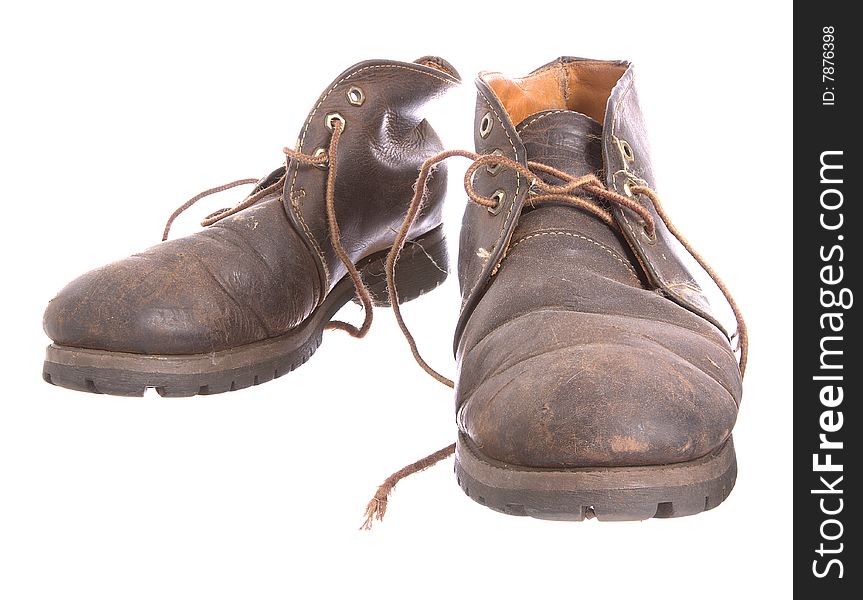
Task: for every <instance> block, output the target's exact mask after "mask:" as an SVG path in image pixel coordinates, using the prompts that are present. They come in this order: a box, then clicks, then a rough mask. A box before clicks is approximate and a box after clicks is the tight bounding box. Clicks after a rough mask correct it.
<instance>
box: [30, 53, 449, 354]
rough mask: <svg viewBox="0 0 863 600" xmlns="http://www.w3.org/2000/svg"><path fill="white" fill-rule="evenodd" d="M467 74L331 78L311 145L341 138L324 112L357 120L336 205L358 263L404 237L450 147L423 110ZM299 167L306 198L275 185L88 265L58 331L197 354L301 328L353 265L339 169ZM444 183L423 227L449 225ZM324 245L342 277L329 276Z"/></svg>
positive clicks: (113, 346) (438, 182)
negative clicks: (331, 212) (327, 207)
mask: <svg viewBox="0 0 863 600" xmlns="http://www.w3.org/2000/svg"><path fill="white" fill-rule="evenodd" d="M430 60H433V59H430ZM350 73H353V75H348V74H350ZM456 81H457V78H456V76H453V75H449V74H447V73H445V72H444V71H441V70H439V69H436V68H432V67H430V66H425V65H419V64H414V63H395V62H391V61H386V62H382V61H376V62H367V63H361V64H359V65H356V66H355V67H353V68H352V69H349V70H348V71H347V72H346V74H343V75H342V76H340V77H339V78H337V79H336V83H335V84H334V85H333V86H329V87H328V88H327V91H325V93H324V96H326V97H327V100H325V101H324V102H322V103H321V104H320V106H318V107H317V110H315V111H313V115H312V117H311V118H310V119H311V120H310V121H308V125H307V126H305V125H304V130H307V131H306V138H305V140H306V141H305V144H304V145H303V146H302V149H303V150H305V151H308V150H309V148H311V149H312V150H314V148H315V147H316V146H318V145H320V146H324V147H325V146H326V145H327V143H328V142H329V135H328V134H329V130H328V129H326V126H325V125H324V124H323V121H322V119H323V117H324V115H325V114H326V113H327V112H328V111H330V110H335V109H337V110H338V111H339V112H340V113H341V114H343V115H344V116H345V118H346V120H347V127H346V130H345V132H344V136H343V138H342V143H341V147H340V155H339V157H338V159H339V160H338V178H337V187H336V194H337V196H336V214H337V217H338V220H339V225H340V226H341V229H342V233H343V237H344V240H343V241H344V244H345V246H346V248H347V249H348V251H349V253H350V254H351V256H352V258H354V259H355V260H358V259H360V258H362V257H363V256H366V255H368V254H371V253H373V252H376V251H378V250H381V249H383V248H385V247H386V246H387V245H389V243H390V242H391V240H392V238H393V236H394V234H393V233H392V231H391V230H390V227H391V226H393V225H394V224H395V225H397V224H398V223H399V222H400V220H401V217H402V215H403V214H404V212H405V211H406V210H407V204H408V202H409V201H410V198H411V196H412V193H413V190H412V189H411V186H412V184H413V181H414V178H415V177H416V173H417V170H418V168H419V165H420V163H421V162H422V160H423V158H424V157H425V156H427V155H429V154H433V153H435V152H438V151H440V150H441V149H442V147H441V145H440V141H439V140H438V138H437V136H436V134H435V133H434V131H433V130H432V129H431V127H430V126H429V125H428V124H427V123H426V122H425V121H424V120H423V111H422V107H423V105H424V104H425V103H426V102H428V101H430V100H432V99H434V98H435V97H436V96H438V95H440V94H441V93H442V92H443V91H444V90H445V89H446V88H448V87H451V86H452V85H454V83H455V82H456ZM349 85H360V86H362V89H363V92H364V93H365V102H364V103H363V105H362V106H360V107H352V106H350V105H349V104H348V102H347V98H346V96H345V86H349ZM328 91H332V93H330V94H328ZM289 166H290V172H289V173H288V175H289V179H288V185H289V186H290V185H291V184H293V189H294V192H295V193H296V191H297V190H299V189H302V190H304V194H303V195H302V197H299V198H296V197H295V203H296V205H297V207H296V208H295V207H294V206H292V203H291V202H290V199H289V198H288V197H287V196H286V198H285V199H284V200H285V201H284V202H283V198H282V197H281V193H279V194H273V195H271V196H269V197H267V198H266V199H264V200H263V201H261V202H259V203H258V204H256V205H255V206H253V207H251V208H248V209H246V210H243V211H241V212H239V213H237V214H235V215H233V216H231V217H228V218H226V219H224V220H222V221H219V222H218V223H216V224H214V225H212V226H211V227H208V228H206V229H204V230H202V231H199V232H197V233H195V234H192V235H190V236H187V237H184V238H179V239H175V240H170V241H167V242H163V243H161V244H159V245H157V246H154V247H152V248H150V249H148V250H145V251H144V252H141V253H139V254H135V255H133V256H131V257H129V258H126V259H124V260H121V261H118V262H115V263H112V264H109V265H105V266H103V267H100V268H98V269H95V270H93V271H91V272H89V273H86V274H84V275H82V276H81V277H79V278H78V279H76V280H74V281H73V282H71V283H70V284H69V285H67V286H66V287H65V288H64V289H63V290H62V291H61V292H60V293H59V294H58V295H57V297H56V298H54V299H53V300H52V301H51V302H50V303H49V305H48V308H47V310H46V312H45V316H44V328H45V331H46V333H47V334H48V335H49V336H50V337H51V338H52V339H53V340H54V341H55V342H56V343H59V344H62V345H67V346H74V347H84V348H93V349H101V350H112V351H122V352H133V353H144V354H195V353H204V352H214V351H219V350H224V349H228V348H232V347H235V346H239V345H243V344H248V343H251V342H254V341H258V340H262V339H266V338H269V337H274V336H277V335H280V334H283V333H285V332H287V331H289V330H290V329H291V328H293V327H295V326H297V325H298V324H299V323H301V322H302V321H303V320H304V319H306V318H307V317H308V316H309V314H311V312H312V311H313V310H314V309H315V307H316V306H318V304H319V303H320V302H321V301H322V299H323V298H324V297H325V295H326V293H327V292H328V291H329V289H330V287H331V286H332V285H333V284H334V283H336V282H337V281H338V279H339V278H340V277H341V276H342V275H343V274H344V272H343V268H342V267H341V266H340V265H339V266H337V265H336V264H335V261H336V260H337V259H336V258H335V254H334V252H333V249H332V244H331V243H330V240H329V236H328V235H327V233H326V216H325V212H324V183H325V178H326V171H325V170H323V169H318V168H315V167H310V166H303V167H300V168H299V171H298V170H297V166H296V164H291V165H289ZM283 169H284V168H283ZM282 172H283V170H277V171H276V172H275V173H274V174H272V175H270V176H269V177H268V178H266V180H265V181H262V182H261V184H260V185H259V186H258V187H259V188H263V187H265V186H266V184H267V183H269V182H271V181H272V180H274V179H277V178H278V176H279V175H281V173H282ZM295 176H296V178H295ZM444 182H445V177H436V178H435V179H434V180H433V182H432V185H431V186H430V192H429V195H428V200H427V204H426V210H425V212H424V216H423V218H422V219H421V220H420V222H419V223H418V225H417V227H416V228H415V231H416V232H418V233H422V232H424V231H426V230H429V229H432V228H434V227H435V226H437V225H438V224H439V223H440V205H441V203H442V201H443V195H444V185H443V183H444ZM295 213H296V214H301V215H303V221H304V223H305V225H306V226H307V227H308V231H306V228H305V227H304V226H303V224H302V223H299V222H297V220H295V219H293V218H289V214H291V215H294V214H295ZM312 239H313V240H314V244H311V243H310V240H312ZM318 249H320V251H321V253H322V255H323V256H324V263H323V264H326V265H327V269H328V270H329V273H330V276H331V277H330V280H329V281H327V280H325V279H322V276H321V273H322V267H321V264H322V263H321V260H320V258H319V255H318V253H317V250H318Z"/></svg>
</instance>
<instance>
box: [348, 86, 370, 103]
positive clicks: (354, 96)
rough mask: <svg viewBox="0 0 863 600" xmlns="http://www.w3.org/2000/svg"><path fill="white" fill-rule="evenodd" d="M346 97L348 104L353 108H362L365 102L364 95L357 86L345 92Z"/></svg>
mask: <svg viewBox="0 0 863 600" xmlns="http://www.w3.org/2000/svg"><path fill="white" fill-rule="evenodd" d="M346 96H347V97H348V102H350V103H351V104H352V105H353V106H362V105H363V102H365V101H366V95H365V94H364V93H363V90H362V88H359V87H357V86H355V85H354V86H351V88H350V89H349V90H348V91H347V94H346Z"/></svg>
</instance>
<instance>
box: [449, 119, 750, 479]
mask: <svg viewBox="0 0 863 600" xmlns="http://www.w3.org/2000/svg"><path fill="white" fill-rule="evenodd" d="M629 110H631V109H629ZM482 114H484V111H483V109H482V108H480V109H478V111H477V120H478V122H479V120H480V119H481V118H482ZM630 114H632V113H630ZM513 131H514V132H515V133H516V135H517V136H518V139H517V140H513V141H515V142H517V143H516V147H518V148H522V149H523V151H524V152H525V153H526V158H527V159H528V160H534V161H538V162H543V163H545V164H548V165H550V166H553V167H556V168H559V169H562V170H564V171H566V172H568V173H570V174H572V175H575V176H579V175H583V174H586V173H588V172H593V173H597V174H599V175H603V174H605V173H607V171H608V169H609V164H608V163H607V162H606V158H605V154H606V152H607V150H606V148H607V145H606V144H605V142H606V138H607V136H606V135H603V133H604V132H603V127H602V126H601V125H600V124H599V123H598V122H596V121H594V120H592V119H590V118H589V117H587V116H585V115H582V114H579V113H577V112H573V111H568V110H559V109H558V110H547V111H541V112H539V113H536V114H534V115H532V116H529V117H528V118H526V119H524V121H523V122H522V123H520V124H519V125H518V126H517V127H516V128H514V130H513ZM617 131H618V132H620V131H628V130H627V129H625V128H622V127H621V126H620V125H618V129H617ZM605 133H607V132H605ZM633 140H635V144H636V145H637V147H635V146H634V148H635V151H636V153H637V152H639V151H644V148H646V144H645V142H646V140H640V139H639V138H637V137H635V136H633ZM630 143H631V144H632V143H633V141H632V140H630ZM636 156H637V154H636ZM639 164H640V165H641V166H642V167H643V168H642V169H641V170H640V171H639V174H640V176H642V177H644V178H645V179H647V178H648V177H652V173H651V172H650V171H649V167H650V165H649V159H648V158H646V159H645V161H644V162H642V163H639ZM612 168H613V166H612ZM483 177H485V175H483ZM543 177H544V179H546V180H547V181H548V182H549V183H559V182H558V181H555V180H554V179H553V178H550V177H548V176H543ZM649 181H652V179H650V180H649ZM474 216H475V217H477V218H478V217H479V216H481V215H479V214H476V215H472V216H471V218H474ZM467 219H468V217H467V216H466V220H467ZM477 227H478V226H477ZM479 239H481V238H480V236H479V235H478V234H473V235H471V236H463V237H462V244H463V247H462V248H461V253H460V268H461V261H462V260H465V261H474V259H473V257H472V253H473V248H472V247H471V246H467V247H465V245H467V244H474V243H476V241H477V240H479ZM487 239H488V238H483V241H485V240H487ZM660 243H661V242H657V245H659V244H660ZM652 249H653V247H651V248H649V249H648V250H651V251H652ZM636 251H638V248H633V244H632V241H631V239H630V238H629V237H628V236H625V235H622V234H621V233H619V232H618V231H616V230H614V229H612V228H611V227H609V226H607V225H606V224H605V223H603V222H602V221H600V220H599V219H597V218H595V217H593V216H592V215H589V214H587V213H585V212H583V211H581V210H579V209H577V208H573V207H571V206H565V205H541V206H539V207H536V208H531V207H530V205H529V204H527V205H526V206H525V207H524V210H523V212H522V214H521V215H520V217H519V218H518V220H517V222H516V223H515V224H514V225H513V231H512V235H511V240H510V242H509V245H508V249H507V251H506V255H505V257H504V258H502V260H500V261H499V269H498V270H497V272H496V273H495V274H494V275H493V276H489V279H488V281H487V283H486V284H485V285H479V286H477V289H478V290H480V291H479V292H474V293H475V294H476V296H478V299H477V300H476V301H475V305H474V306H473V308H472V310H470V312H469V313H468V314H467V315H466V316H465V317H464V326H463V331H462V333H461V336H460V337H458V338H457V340H456V344H457V346H456V356H457V360H458V369H459V370H458V378H457V386H456V408H457V421H458V425H459V428H460V429H461V430H462V431H463V432H464V433H466V434H467V435H468V436H470V438H471V439H472V440H473V441H474V442H475V443H476V444H477V446H478V447H479V448H480V450H481V451H482V452H483V454H484V455H486V456H489V457H491V458H494V459H497V460H500V461H502V462H505V463H508V464H516V465H524V466H531V467H559V468H560V467H587V466H602V467H608V466H634V465H655V464H668V463H676V462H683V461H687V460H693V459H695V458H699V457H701V456H704V455H705V454H707V453H708V452H710V451H711V450H713V449H715V448H717V447H719V446H720V445H721V444H722V443H724V441H725V440H726V439H727V437H728V435H729V434H730V432H731V429H732V428H733V426H734V423H735V421H736V415H737V409H738V405H739V402H740V399H741V393H742V389H741V378H740V372H739V369H738V366H737V358H736V356H735V354H734V352H733V351H732V349H731V346H730V344H729V341H728V339H727V337H726V335H725V334H724V332H722V331H721V330H720V329H718V328H717V327H716V326H715V325H714V324H713V323H711V322H710V321H709V320H707V319H705V318H704V317H703V316H702V315H701V314H700V313H699V312H698V311H695V310H692V308H691V307H690V306H689V305H687V303H684V302H681V301H680V300H679V299H678V298H672V297H669V295H668V294H667V292H666V291H665V290H664V289H663V288H662V287H661V286H660V285H658V284H657V282H656V280H655V279H654V277H655V273H654V272H653V271H652V270H649V269H645V267H644V266H642V264H641V262H640V260H639V258H638V257H637V256H636ZM643 256H647V257H648V260H649V259H650V254H649V253H648V252H647V251H645V252H644V255H643ZM479 272H480V270H479V268H478V267H476V266H474V267H473V268H472V269H471V270H470V271H468V273H469V274H470V275H469V277H474V278H476V277H477V276H478V275H477V273H479ZM668 272H669V271H668V270H667V269H666V271H664V273H668ZM475 284H476V280H475V279H474V280H473V281H472V280H471V279H470V278H468V279H467V280H466V281H463V282H462V285H463V290H465V291H466V292H467V293H469V291H470V289H471V286H472V285H475Z"/></svg>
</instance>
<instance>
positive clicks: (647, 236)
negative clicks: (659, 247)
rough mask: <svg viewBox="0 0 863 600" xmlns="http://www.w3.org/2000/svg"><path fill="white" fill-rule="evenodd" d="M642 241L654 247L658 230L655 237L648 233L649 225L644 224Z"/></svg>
mask: <svg viewBox="0 0 863 600" xmlns="http://www.w3.org/2000/svg"><path fill="white" fill-rule="evenodd" d="M641 239H642V240H644V241H645V242H647V243H648V244H650V245H651V246H652V245H653V244H655V243H656V230H654V231H653V235H650V234H649V233H647V224H646V223H645V224H643V225H642V226H641Z"/></svg>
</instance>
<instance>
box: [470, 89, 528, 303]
mask: <svg viewBox="0 0 863 600" xmlns="http://www.w3.org/2000/svg"><path fill="white" fill-rule="evenodd" d="M477 91H479V95H480V96H482V99H483V100H485V103H486V105H488V107H489V109H490V110H491V112H493V113H494V116H495V118H497V122H498V123H500V127H501V129H502V130H503V133H504V135H505V136H506V139H507V140H509V145H510V147H512V153H513V158H514V159H517V158H518V151H517V150H516V148H515V142H513V141H512V137H510V135H509V132H508V131H507V130H506V127H504V125H503V119H501V118H500V115H499V114H498V112H497V110H495V108H494V106H492V104H491V102H489V100H488V97H487V96H486V95H485V93H484V92H483V91H482V90H477ZM520 186H521V175H519V174H518V173H516V174H515V193H514V194H513V196H512V201H511V202H510V204H509V210H508V211H507V213H506V218H505V219H504V220H503V222H502V223H501V224H500V233H498V236H497V239H496V240H495V241H494V245H493V246H492V248H496V247H497V245H498V244H500V242H501V239H502V238H503V231H504V229H506V224H507V222H508V221H509V218H510V217H511V216H512V211H513V208H515V201H516V199H517V198H518V191H519V189H520ZM480 281H482V277H478V278H477V280H476V281H475V282H474V284H473V286H471V288H470V291H469V292H468V293H467V297H468V298H470V297H471V296H472V295H473V293H474V290H476V288H477V286H479V282H480Z"/></svg>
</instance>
